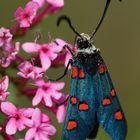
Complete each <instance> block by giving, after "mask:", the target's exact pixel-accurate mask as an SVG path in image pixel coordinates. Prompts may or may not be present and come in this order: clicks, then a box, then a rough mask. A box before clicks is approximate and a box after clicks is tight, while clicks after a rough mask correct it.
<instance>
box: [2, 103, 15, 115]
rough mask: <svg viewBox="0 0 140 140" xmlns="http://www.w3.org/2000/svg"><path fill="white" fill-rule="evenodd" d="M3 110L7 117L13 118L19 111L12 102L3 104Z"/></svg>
mask: <svg viewBox="0 0 140 140" xmlns="http://www.w3.org/2000/svg"><path fill="white" fill-rule="evenodd" d="M1 110H2V112H4V113H5V114H6V115H9V116H11V115H13V114H14V113H15V112H16V111H17V108H16V107H15V106H14V105H13V104H12V103H10V102H2V103H1Z"/></svg>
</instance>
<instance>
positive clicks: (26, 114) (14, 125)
mask: <svg viewBox="0 0 140 140" xmlns="http://www.w3.org/2000/svg"><path fill="white" fill-rule="evenodd" d="M1 110H2V112H3V113H5V114H6V115H7V116H8V122H7V124H6V133H7V134H8V135H13V134H15V133H16V131H17V129H18V130H19V131H22V130H24V129H25V128H26V126H28V127H31V126H32V125H33V121H32V120H31V119H30V117H31V116H32V114H33V111H34V109H32V108H23V109H17V108H16V107H15V106H14V105H13V104H12V103H10V102H2V103H1Z"/></svg>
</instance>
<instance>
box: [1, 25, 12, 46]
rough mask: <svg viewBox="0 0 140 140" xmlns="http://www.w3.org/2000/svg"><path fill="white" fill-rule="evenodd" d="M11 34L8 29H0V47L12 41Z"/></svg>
mask: <svg viewBox="0 0 140 140" xmlns="http://www.w3.org/2000/svg"><path fill="white" fill-rule="evenodd" d="M12 36H13V35H12V34H11V33H10V30H9V29H6V28H3V27H2V28H0V47H1V46H4V45H5V44H8V43H10V42H11V40H12Z"/></svg>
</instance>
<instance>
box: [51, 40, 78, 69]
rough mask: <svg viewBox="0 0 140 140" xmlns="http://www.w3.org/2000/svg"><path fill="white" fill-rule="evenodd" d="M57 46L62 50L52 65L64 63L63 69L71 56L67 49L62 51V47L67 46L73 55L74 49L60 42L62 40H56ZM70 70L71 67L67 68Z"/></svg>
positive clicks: (64, 42) (62, 41)
mask: <svg viewBox="0 0 140 140" xmlns="http://www.w3.org/2000/svg"><path fill="white" fill-rule="evenodd" d="M56 41H57V43H58V45H59V46H61V47H62V49H63V53H62V54H61V55H59V56H58V57H57V58H56V59H55V60H54V61H53V64H54V65H56V64H57V63H58V64H61V63H64V65H65V67H66V66H67V64H68V62H69V60H70V59H72V54H71V53H70V52H69V50H68V49H67V48H65V50H64V48H63V47H64V46H65V45H68V46H69V48H70V49H71V50H72V52H73V53H75V52H76V47H74V46H73V45H71V44H69V43H67V42H66V41H64V40H62V39H59V40H56ZM70 68H71V66H69V69H70Z"/></svg>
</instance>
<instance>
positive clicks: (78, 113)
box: [62, 68, 99, 140]
mask: <svg viewBox="0 0 140 140" xmlns="http://www.w3.org/2000/svg"><path fill="white" fill-rule="evenodd" d="M83 69H84V68H83ZM83 72H84V74H85V76H84V78H78V77H77V78H72V79H71V88H70V97H69V103H68V109H67V115H66V119H65V123H64V128H63V134H62V140H85V139H86V138H87V137H88V136H89V137H90V138H91V137H92V138H93V137H95V136H96V133H97V130H98V125H99V124H98V122H97V115H96V114H97V109H96V108H97V103H96V101H97V100H96V98H97V96H96V95H97V93H96V90H94V89H95V88H94V87H92V86H91V85H93V78H92V77H91V76H90V75H88V74H87V73H86V72H85V71H83ZM81 75H82V74H81ZM93 130H94V132H93ZM91 132H92V133H91Z"/></svg>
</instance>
